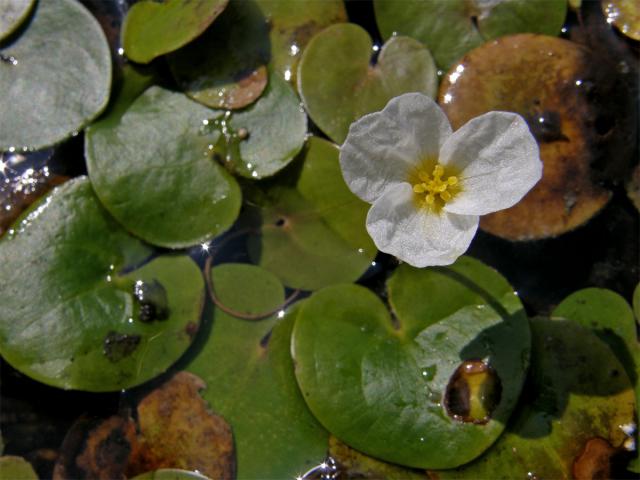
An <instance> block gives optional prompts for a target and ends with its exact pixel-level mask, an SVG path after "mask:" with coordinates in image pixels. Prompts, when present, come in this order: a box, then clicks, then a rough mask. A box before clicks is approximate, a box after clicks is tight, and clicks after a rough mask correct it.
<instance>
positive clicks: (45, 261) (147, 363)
mask: <svg viewBox="0 0 640 480" xmlns="http://www.w3.org/2000/svg"><path fill="white" fill-rule="evenodd" d="M149 254H150V251H149V249H148V248H147V247H146V246H144V245H143V244H142V243H141V242H140V241H139V240H137V239H135V238H133V237H131V236H129V235H128V234H127V233H126V232H125V231H124V230H123V229H122V228H121V227H120V226H119V225H118V224H117V223H116V222H115V221H114V220H113V219H112V218H111V217H110V216H109V215H108V214H107V212H106V211H105V210H104V209H103V208H102V206H101V205H100V203H99V202H98V199H97V198H96V197H95V195H94V193H93V191H92V189H91V185H90V183H89V180H88V179H87V178H86V177H80V178H77V179H74V180H71V181H69V182H67V183H65V184H64V185H62V186H60V187H58V188H56V189H55V190H53V191H52V193H50V194H49V195H48V196H47V197H45V198H44V199H43V200H41V201H40V202H38V203H36V204H34V205H33V206H32V207H31V208H30V209H29V210H27V211H26V212H25V214H24V216H23V217H22V218H21V219H19V220H18V221H17V222H16V223H15V224H14V226H13V228H12V230H10V231H9V232H8V233H7V234H6V235H5V236H4V237H2V239H1V240H0V256H1V257H2V258H3V262H1V263H0V283H1V284H2V285H3V288H2V290H1V291H0V353H1V354H2V356H3V357H4V358H5V359H6V360H7V361H8V362H9V363H10V364H11V365H13V366H14V367H15V368H16V369H18V370H19V371H21V372H23V373H24V374H26V375H28V376H30V377H32V378H34V379H35V380H38V381H40V382H43V383H46V384H49V385H53V386H56V387H61V388H73V389H80V390H90V391H110V390H119V389H122V388H128V387H132V386H134V385H138V384H140V383H142V382H144V381H146V380H149V379H150V378H153V377H155V376H156V375H158V374H159V373H161V372H163V371H165V370H166V369H167V368H168V367H169V366H170V365H171V364H172V363H173V362H174V361H175V360H176V359H177V358H178V357H180V355H182V353H183V352H184V351H185V350H186V348H187V347H188V346H189V344H190V343H191V335H192V334H193V331H194V330H196V329H197V326H198V322H199V319H200V312H201V309H202V302H203V298H204V291H203V290H204V283H203V279H202V275H201V273H200V271H199V269H198V267H197V266H196V265H195V264H194V263H193V261H191V260H190V259H189V258H187V257H171V256H164V257H158V258H156V259H154V260H152V261H151V262H149V263H147V264H145V265H144V266H142V267H139V268H137V267H138V266H139V265H141V263H142V262H143V261H145V259H147V257H148V256H149Z"/></svg>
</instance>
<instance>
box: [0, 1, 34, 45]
mask: <svg viewBox="0 0 640 480" xmlns="http://www.w3.org/2000/svg"><path fill="white" fill-rule="evenodd" d="M34 4H35V0H4V1H3V2H2V3H1V4H0V41H2V40H4V39H5V38H6V37H8V36H9V35H11V34H12V33H13V32H14V31H15V30H16V29H17V28H18V27H19V26H20V25H22V22H24V21H25V20H26V19H27V17H28V16H29V13H30V12H31V9H32V8H33V5H34Z"/></svg>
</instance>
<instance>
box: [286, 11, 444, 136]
mask: <svg viewBox="0 0 640 480" xmlns="http://www.w3.org/2000/svg"><path fill="white" fill-rule="evenodd" d="M372 53H373V44H372V42H371V38H370V37H369V34H368V33H367V32H366V31H365V30H364V29H363V28H362V27H359V26H357V25H355V24H350V23H341V24H338V25H333V26H331V27H329V28H326V29H324V30H323V31H322V32H320V33H319V34H317V35H316V36H314V37H313V39H312V40H311V41H310V42H309V45H307V48H306V49H305V50H304V53H303V54H302V58H301V59H300V64H299V65H298V91H299V92H300V95H301V97H302V101H303V102H304V105H305V108H306V109H307V112H308V113H309V116H310V117H311V119H312V120H313V121H314V122H315V123H316V125H318V127H320V129H321V130H322V131H323V132H324V133H326V134H327V135H328V136H329V137H330V138H331V139H332V140H333V141H335V142H336V143H342V142H343V141H344V139H345V138H346V136H347V132H348V131H349V125H351V123H352V122H353V121H355V120H357V119H358V118H360V117H361V116H362V115H364V114H366V113H371V112H375V111H377V110H382V108H383V107H384V106H385V105H386V104H387V102H388V101H389V100H390V99H391V98H393V97H395V96H397V95H400V94H403V93H407V92H422V93H424V94H425V95H429V96H431V97H433V96H435V93H436V89H437V76H436V69H435V64H434V63H433V59H432V58H431V54H430V53H429V51H428V50H427V49H426V48H425V47H424V46H423V45H422V44H420V42H418V41H417V40H413V39H412V38H408V37H393V38H392V39H390V40H389V41H388V42H387V43H386V44H385V45H384V46H383V47H382V49H381V51H380V56H379V57H378V62H377V64H376V65H375V66H374V67H372V66H370V60H371V55H372Z"/></svg>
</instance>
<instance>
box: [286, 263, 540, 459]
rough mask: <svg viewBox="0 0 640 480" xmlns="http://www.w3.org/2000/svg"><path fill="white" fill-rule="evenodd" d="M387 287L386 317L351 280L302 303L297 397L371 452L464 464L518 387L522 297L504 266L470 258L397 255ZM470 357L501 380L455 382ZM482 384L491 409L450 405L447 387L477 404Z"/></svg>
mask: <svg viewBox="0 0 640 480" xmlns="http://www.w3.org/2000/svg"><path fill="white" fill-rule="evenodd" d="M406 285H413V286H414V288H415V289H416V290H418V291H419V295H417V296H413V297H410V293H407V292H406V289H405V286H406ZM433 285H437V288H435V289H434V288H430V287H431V286H433ZM387 288H388V292H389V298H390V303H391V306H392V309H393V317H392V316H391V315H390V313H389V311H388V310H387V308H386V307H385V305H384V304H383V303H382V302H381V301H380V299H379V298H378V297H377V296H375V295H374V294H373V293H371V292H370V291H369V290H366V289H364V288H363V287H360V286H357V285H337V286H333V287H327V288H325V289H323V290H320V291H319V292H316V293H315V294H314V295H313V296H312V297H311V298H309V299H308V300H306V301H305V303H304V304H303V305H302V307H301V310H300V313H299V314H298V318H297V320H296V325H295V329H294V332H293V349H292V352H293V355H294V362H295V365H296V377H297V379H298V383H299V384H300V387H301V390H302V392H303V395H304V398H305V400H306V401H307V404H308V405H309V408H310V409H311V411H312V412H313V414H314V415H315V416H316V418H318V420H319V421H320V422H321V423H322V424H323V425H324V426H325V427H326V428H327V429H328V430H329V431H330V432H331V433H332V434H334V435H335V436H336V437H337V438H339V439H340V440H342V441H343V442H345V443H346V444H347V445H349V446H351V447H353V448H356V449H357V450H360V451H362V452H364V453H366V454H368V455H371V456H374V457H376V458H379V459H382V460H385V461H388V462H393V463H398V464H401V465H406V466H410V467H415V468H450V467H454V466H457V465H461V464H463V463H466V462H468V461H470V460H472V459H473V458H475V457H477V456H478V455H480V454H481V453H482V452H483V451H484V450H486V449H487V448H488V447H489V446H490V445H491V444H492V443H493V442H494V441H495V439H496V438H498V436H499V435H500V433H501V432H502V431H503V429H504V425H505V423H506V420H507V418H508V417H509V415H510V413H511V411H512V410H513V408H514V407H515V404H516V401H517V399H518V395H519V394H520V389H521V387H522V383H523V380H524V376H525V372H526V367H527V363H528V355H529V341H530V338H529V325H528V323H527V321H526V316H525V314H524V311H523V309H522V305H521V303H520V301H519V300H518V298H517V296H516V295H515V294H514V293H513V291H512V289H511V287H510V286H509V285H508V283H507V282H506V281H505V280H504V279H503V278H502V277H500V276H499V274H497V273H496V272H495V271H493V270H491V269H490V268H488V267H485V266H484V265H482V264H481V263H479V262H478V261H475V260H472V259H470V258H466V257H463V258H462V259H460V260H458V262H457V263H456V264H454V265H453V266H451V267H447V268H433V269H422V270H420V269H414V268H412V267H409V266H407V265H401V266H400V267H399V269H398V270H396V272H395V273H394V275H393V277H392V278H391V279H390V280H389V282H388V284H387ZM414 291H415V290H414ZM396 296H397V301H396V300H394V299H395V298H396ZM407 298H412V302H408V301H405V300H404V299H407ZM425 311H429V312H430V314H429V315H424V314H423V313H424V312H425ZM329 339H330V340H329ZM470 362H481V363H486V364H487V365H488V367H487V368H489V367H490V368H491V369H493V370H494V371H495V372H496V375H497V379H498V381H499V384H500V387H499V390H494V389H495V388H496V385H495V384H494V385H493V386H492V385H489V384H484V385H480V386H481V388H480V389H475V390H474V389H472V388H470V389H468V390H466V391H457V392H455V391H452V390H458V389H460V387H459V386H458V385H456V384H455V383H454V384H453V385H452V376H453V375H454V372H455V371H456V370H457V369H458V368H459V367H460V366H461V365H463V367H464V366H465V365H466V364H468V363H470ZM485 387H487V388H488V389H489V390H494V391H493V392H487V391H482V390H483V389H484V388H485ZM487 394H489V396H491V397H493V398H494V402H495V403H494V405H492V406H491V408H490V410H489V412H490V415H491V418H483V419H482V421H481V422H475V421H466V420H467V419H466V418H461V417H459V416H457V415H453V414H451V413H452V412H449V413H450V414H448V412H447V407H450V405H449V404H448V402H449V399H450V398H451V397H452V396H453V395H457V397H458V398H461V399H463V400H465V401H466V402H467V403H468V404H469V405H470V406H471V408H473V405H474V403H477V402H484V400H485V396H486V395H487ZM494 394H496V395H494ZM441 445H447V449H446V450H443V449H442V448H440V446H441Z"/></svg>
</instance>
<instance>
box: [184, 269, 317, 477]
mask: <svg viewBox="0 0 640 480" xmlns="http://www.w3.org/2000/svg"><path fill="white" fill-rule="evenodd" d="M211 280H212V288H213V290H214V292H215V297H216V301H217V302H219V303H221V304H223V305H224V306H225V307H226V308H227V309H232V310H236V311H238V312H239V313H240V314H242V315H255V314H267V313H268V312H271V311H273V310H274V309H277V308H278V307H280V306H281V305H282V304H283V302H284V289H283V287H282V284H281V283H280V282H279V281H278V279H277V278H275V277H274V276H273V275H271V274H270V273H268V272H265V271H264V270H262V269H260V268H258V267H255V266H252V265H240V264H224V265H221V266H219V267H216V268H213V269H212V270H211ZM296 311H297V309H294V310H293V311H292V312H291V313H288V314H287V315H286V316H285V318H284V319H282V321H280V322H277V318H276V315H271V316H270V317H268V318H266V319H264V320H260V321H255V320H244V319H242V318H235V317H233V316H231V315H230V314H228V313H225V312H224V311H223V309H222V308H220V307H216V308H215V309H214V312H213V326H212V328H211V331H210V332H209V333H208V336H207V337H206V339H205V342H206V343H204V345H203V346H202V348H201V349H200V351H198V352H197V356H196V357H195V358H193V359H192V360H191V361H190V363H189V365H188V366H187V370H189V371H190V372H193V373H195V374H196V375H198V376H199V377H201V378H202V379H203V380H204V381H205V382H206V383H207V390H205V392H204V393H203V396H204V398H205V399H206V400H207V401H208V402H209V403H210V405H211V407H212V408H213V410H214V411H215V412H217V413H219V414H220V415H222V416H223V417H224V418H225V419H226V420H227V421H228V422H229V423H230V424H231V427H232V429H233V435H234V438H235V447H236V459H237V468H238V471H237V475H238V478H242V479H252V478H255V479H263V478H294V477H295V476H296V475H298V474H300V473H301V472H304V471H306V470H307V469H309V468H310V467H312V466H314V465H317V464H319V463H320V462H321V461H322V459H323V458H324V456H325V453H326V449H327V440H328V433H327V432H326V431H325V430H324V429H323V428H322V427H321V426H320V425H319V424H318V423H317V422H316V420H315V419H314V418H313V416H312V415H311V414H310V413H309V410H308V409H307V407H306V405H305V403H304V401H303V399H302V397H301V396H300V391H299V390H298V386H297V385H296V380H295V376H294V374H293V362H292V360H291V355H290V353H289V352H290V339H291V329H292V327H293V321H294V317H295V314H296ZM272 329H273V330H272ZM270 332H271V333H270Z"/></svg>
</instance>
